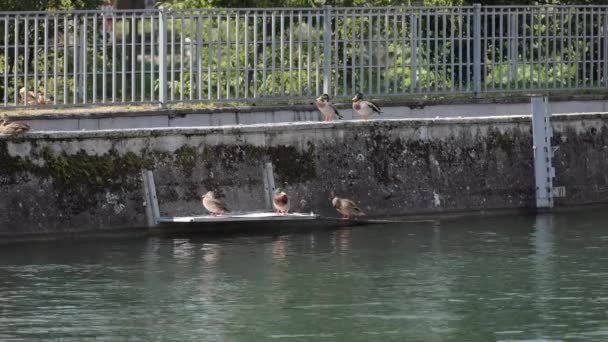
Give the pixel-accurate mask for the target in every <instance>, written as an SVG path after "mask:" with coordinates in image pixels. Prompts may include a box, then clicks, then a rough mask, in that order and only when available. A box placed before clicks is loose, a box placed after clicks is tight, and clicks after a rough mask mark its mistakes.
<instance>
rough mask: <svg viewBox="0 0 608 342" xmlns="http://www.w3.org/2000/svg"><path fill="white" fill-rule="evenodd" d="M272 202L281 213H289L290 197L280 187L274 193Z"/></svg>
mask: <svg viewBox="0 0 608 342" xmlns="http://www.w3.org/2000/svg"><path fill="white" fill-rule="evenodd" d="M272 204H273V206H274V208H275V209H276V211H277V214H279V215H287V212H288V211H289V198H288V197H287V194H286V193H285V192H283V191H281V190H279V189H277V191H276V192H275V194H274V198H273V199H272Z"/></svg>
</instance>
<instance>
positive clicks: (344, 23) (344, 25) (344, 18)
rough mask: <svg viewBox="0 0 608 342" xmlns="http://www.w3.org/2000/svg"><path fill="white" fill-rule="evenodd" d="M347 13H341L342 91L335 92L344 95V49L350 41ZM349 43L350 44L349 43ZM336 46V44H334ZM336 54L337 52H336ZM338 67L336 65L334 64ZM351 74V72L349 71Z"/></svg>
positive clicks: (346, 69) (345, 73) (345, 71)
mask: <svg viewBox="0 0 608 342" xmlns="http://www.w3.org/2000/svg"><path fill="white" fill-rule="evenodd" d="M347 22H348V13H347V12H344V14H343V15H342V32H343V34H344V36H342V40H341V41H342V62H343V63H342V92H339V91H338V92H337V94H339V95H342V96H345V95H346V89H347V87H348V84H347V82H346V79H347V78H348V65H347V64H348V62H347V59H346V58H347V54H346V50H347V44H346V43H347V42H349V43H350V41H349V40H348V34H347V29H348V28H347V26H348V23H347ZM336 40H338V32H336ZM349 45H350V44H349ZM336 46H337V45H336ZM336 55H337V53H336ZM336 66H337V67H338V65H336ZM351 74H352V73H351Z"/></svg>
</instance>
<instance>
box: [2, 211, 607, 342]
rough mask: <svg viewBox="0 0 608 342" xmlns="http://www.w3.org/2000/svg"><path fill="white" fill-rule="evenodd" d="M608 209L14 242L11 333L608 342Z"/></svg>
mask: <svg viewBox="0 0 608 342" xmlns="http://www.w3.org/2000/svg"><path fill="white" fill-rule="evenodd" d="M607 222H608V214H606V213H604V212H602V211H581V212H577V213H568V214H556V215H552V216H551V215H540V216H503V217H493V218H475V219H458V220H447V221H440V222H418V223H415V222H414V223H402V224H391V225H374V226H365V227H353V228H342V229H310V230H308V231H304V232H301V233H296V234H287V235H276V236H248V237H232V238H227V237H225V238H217V237H216V238H205V237H201V236H198V237H197V236H190V237H186V238H184V237H180V238H166V237H165V238H159V237H151V238H133V239H120V240H119V239H112V240H72V241H55V242H44V243H31V244H10V245H3V246H0V341H22V340H24V341H28V340H38V339H55V340H61V341H87V340H94V339H95V340H97V341H124V340H129V341H152V340H154V341H275V340H276V341H280V340H283V341H319V340H323V341H559V340H563V341H608V250H607V247H608V224H607Z"/></svg>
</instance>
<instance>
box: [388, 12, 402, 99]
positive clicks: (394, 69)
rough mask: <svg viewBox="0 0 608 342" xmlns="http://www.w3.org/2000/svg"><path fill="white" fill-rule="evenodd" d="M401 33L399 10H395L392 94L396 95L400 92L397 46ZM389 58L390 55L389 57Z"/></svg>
mask: <svg viewBox="0 0 608 342" xmlns="http://www.w3.org/2000/svg"><path fill="white" fill-rule="evenodd" d="M398 33H399V31H398V30H397V11H394V12H393V65H392V69H393V91H392V92H391V94H393V95H395V94H397V93H398V91H397V78H398V76H397V75H398V74H399V73H398V72H397V69H398V68H397V47H398V46H399V45H398V41H397V34H398ZM387 58H388V57H387Z"/></svg>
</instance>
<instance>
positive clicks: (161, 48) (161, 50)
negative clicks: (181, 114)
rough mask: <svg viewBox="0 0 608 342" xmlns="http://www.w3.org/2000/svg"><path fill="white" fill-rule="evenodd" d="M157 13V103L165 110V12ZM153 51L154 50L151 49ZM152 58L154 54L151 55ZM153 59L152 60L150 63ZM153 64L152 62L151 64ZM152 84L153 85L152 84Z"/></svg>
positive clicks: (161, 10) (166, 44)
mask: <svg viewBox="0 0 608 342" xmlns="http://www.w3.org/2000/svg"><path fill="white" fill-rule="evenodd" d="M157 13H158V28H157V30H158V49H157V53H156V56H157V59H158V103H159V105H160V107H161V108H166V106H167V56H168V51H167V46H168V39H167V29H168V26H169V25H168V22H167V10H166V9H165V8H164V7H161V8H160V9H159V11H158V12H157ZM152 30H154V26H152ZM153 51H154V49H153ZM152 56H154V54H152ZM154 60H155V59H154V58H152V61H154ZM152 64H154V62H153V63H152ZM153 84H154V83H153ZM154 93H155V91H154V88H152V94H154Z"/></svg>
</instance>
